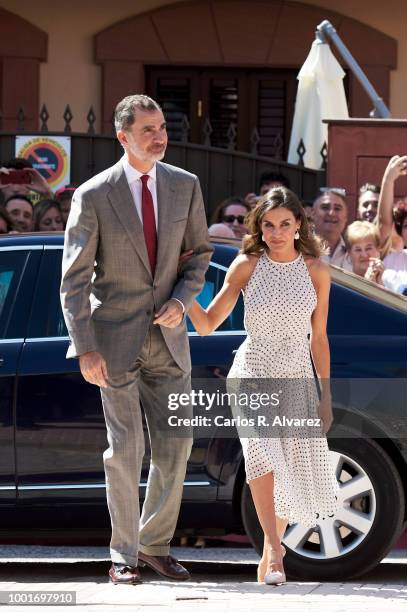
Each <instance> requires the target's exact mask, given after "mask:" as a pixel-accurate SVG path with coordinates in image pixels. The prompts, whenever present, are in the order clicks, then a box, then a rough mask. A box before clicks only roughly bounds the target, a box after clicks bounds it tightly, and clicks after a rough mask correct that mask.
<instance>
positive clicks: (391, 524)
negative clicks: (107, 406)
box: [0, 233, 407, 580]
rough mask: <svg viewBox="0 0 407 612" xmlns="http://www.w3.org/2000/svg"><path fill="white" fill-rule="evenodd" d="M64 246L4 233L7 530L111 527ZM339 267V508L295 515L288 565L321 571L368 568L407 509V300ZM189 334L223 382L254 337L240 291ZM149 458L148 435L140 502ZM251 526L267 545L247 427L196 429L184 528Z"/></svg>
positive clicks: (332, 334)
mask: <svg viewBox="0 0 407 612" xmlns="http://www.w3.org/2000/svg"><path fill="white" fill-rule="evenodd" d="M62 248H63V235H62V234H59V233H54V234H26V235H23V234H20V235H18V234H16V235H8V236H2V237H1V238H0V517H1V522H2V528H3V530H4V529H14V528H20V527H23V526H24V527H27V526H29V527H31V528H32V529H37V528H41V527H47V528H50V527H53V528H56V529H59V530H64V532H66V530H69V529H71V530H72V531H75V530H77V529H79V528H81V527H84V526H89V527H93V528H98V527H100V528H108V526H109V518H108V513H107V507H106V497H105V483H104V473H103V464H102V453H103V451H104V449H105V448H106V446H107V441H106V431H105V425H104V419H103V413H102V408H101V402H100V395H99V390H98V388H97V387H95V386H92V385H90V384H88V383H86V382H85V381H84V380H83V378H82V377H81V375H80V372H79V367H78V361H77V360H72V359H71V360H67V359H66V358H65V355H66V351H67V347H68V337H67V332H66V328H65V324H64V320H63V317H62V313H61V308H60V301H59V284H60V275H61V258H62ZM236 253H237V247H236V246H232V245H228V244H220V243H219V242H218V243H216V244H215V252H214V255H213V258H212V262H211V264H210V267H209V269H208V272H207V276H206V284H205V287H204V290H203V292H202V294H201V296H200V298H199V299H200V301H201V302H202V303H204V304H205V303H208V302H209V301H210V299H211V298H212V297H213V296H214V295H215V293H216V292H217V291H218V290H219V289H220V287H221V285H222V283H223V279H224V276H225V272H226V270H227V268H228V266H229V265H230V263H231V261H232V260H233V259H234V257H235V256H236ZM332 276H333V286H332V291H331V302H330V312H329V328H328V331H329V338H330V346H331V357H332V377H333V378H335V379H337V380H338V381H339V382H340V383H342V384H340V385H339V391H338V401H337V402H336V403H335V404H334V410H335V419H338V422H339V424H340V427H342V428H343V431H345V430H346V431H347V432H348V433H346V432H345V433H344V435H339V434H338V433H337V434H335V428H333V433H331V432H330V438H329V446H330V449H331V455H332V461H333V464H334V466H335V470H336V474H337V478H338V481H339V483H340V501H341V506H340V507H341V510H340V512H338V514H337V515H335V516H333V517H332V519H330V520H329V521H327V520H325V521H321V522H320V523H319V524H318V526H317V528H316V529H314V530H312V529H308V528H306V527H304V526H302V525H301V524H297V525H292V526H290V527H289V528H288V530H287V532H286V535H285V538H284V542H285V544H286V546H287V549H288V550H287V557H286V560H287V561H286V568H287V572H288V573H289V575H290V576H292V577H296V578H306V579H311V580H313V579H317V580H332V579H335V580H336V579H345V578H349V577H353V576H356V575H358V574H361V573H363V572H365V571H368V570H369V569H371V568H372V567H373V566H375V565H376V564H377V563H378V562H379V561H380V560H381V559H382V558H383V557H384V556H385V555H386V553H387V552H388V551H389V550H390V549H391V547H392V546H393V545H394V543H395V541H396V540H397V539H398V537H399V536H400V534H401V532H402V530H403V528H404V527H405V519H406V504H405V496H406V490H407V479H406V474H407V469H406V467H407V440H406V438H407V436H406V435H405V434H404V431H405V430H404V429H403V427H404V424H405V419H406V412H407V400H406V403H405V404H404V396H403V397H402V398H401V399H402V401H401V404H400V393H398V394H397V393H396V395H395V398H396V399H394V398H393V399H391V395H390V394H391V393H392V392H393V391H392V390H393V386H392V387H391V389H390V391H389V392H388V389H389V388H388V387H387V386H386V383H387V384H391V385H393V384H395V383H399V384H400V385H401V386H399V387H397V385H396V387H397V390H398V391H400V389H403V384H404V379H406V378H407V300H406V299H405V298H403V297H402V296H397V295H393V294H391V293H390V292H388V291H386V290H385V289H381V288H380V287H376V286H374V285H373V284H371V283H369V282H368V281H364V280H363V279H360V278H357V277H355V276H354V275H352V274H350V273H346V272H343V271H341V270H338V269H335V268H333V269H332ZM189 334H190V346H191V353H192V363H193V378H195V379H208V380H209V379H210V378H212V379H218V380H223V379H224V377H225V376H226V374H227V371H228V369H229V367H230V365H231V362H232V359H233V355H234V352H235V351H236V349H237V348H238V347H239V345H240V344H241V342H242V341H243V339H244V337H245V331H244V326H243V304H242V298H240V299H239V302H238V304H237V306H236V308H235V309H234V311H233V313H232V314H231V315H230V317H228V319H227V320H226V321H225V322H224V323H223V324H222V326H221V327H220V328H219V329H218V330H217V331H216V332H214V333H213V334H211V335H210V336H207V337H200V336H198V335H197V334H196V332H194V331H193V328H192V326H191V325H190V324H189ZM366 381H368V385H367V387H366ZM359 383H360V384H361V385H362V386H361V387H358V384H359ZM383 385H384V386H383ZM366 388H367V389H368V390H369V391H368V393H367V395H369V394H370V395H372V394H373V395H372V396H374V398H375V401H372V399H371V398H370V399H369V401H365V400H366V394H364V392H363V393H362V394H361V393H360V389H362V390H363V389H366ZM358 389H359V391H358ZM383 389H387V390H386V391H385V392H383ZM358 393H359V394H358ZM369 397H370V396H369ZM372 406H373V408H372V409H371V407H372ZM378 406H379V409H378ZM336 431H337V432H340V431H341V429H339V430H336ZM349 432H350V434H349ZM148 468H149V451H148V444H147V451H146V455H145V462H144V469H143V476H142V483H141V492H140V493H141V498H143V491H144V488H145V486H146V481H147V474H148ZM244 532H246V533H247V534H248V536H249V538H250V539H251V541H252V543H253V545H254V546H255V548H256V549H257V550H258V551H260V550H261V549H262V536H261V530H260V528H259V525H258V522H257V519H256V515H255V512H254V508H253V504H252V500H251V497H250V493H249V490H248V487H247V485H246V484H245V474H244V464H243V457H242V451H241V446H240V442H239V440H238V438H237V436H234V437H227V438H225V437H220V435H219V433H217V435H213V436H206V437H197V438H196V439H195V444H194V447H193V451H192V454H191V458H190V461H189V464H188V470H187V475H186V480H185V486H184V494H183V503H182V508H181V513H180V517H179V521H178V533H187V534H202V535H205V534H220V533H244Z"/></svg>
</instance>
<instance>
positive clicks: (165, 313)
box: [153, 299, 184, 328]
mask: <svg viewBox="0 0 407 612" xmlns="http://www.w3.org/2000/svg"><path fill="white" fill-rule="evenodd" d="M183 316H184V313H183V312H182V306H181V304H180V303H179V302H177V300H173V299H171V300H168V302H165V304H163V305H162V306H161V308H160V310H159V311H158V312H156V314H155V315H154V317H155V318H154V321H153V323H154V325H162V326H163V327H170V328H173V327H177V325H179V324H180V323H181V321H182V319H183Z"/></svg>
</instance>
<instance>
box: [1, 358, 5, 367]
mask: <svg viewBox="0 0 407 612" xmlns="http://www.w3.org/2000/svg"><path fill="white" fill-rule="evenodd" d="M2 365H4V359H3V357H0V368H1V366H2Z"/></svg>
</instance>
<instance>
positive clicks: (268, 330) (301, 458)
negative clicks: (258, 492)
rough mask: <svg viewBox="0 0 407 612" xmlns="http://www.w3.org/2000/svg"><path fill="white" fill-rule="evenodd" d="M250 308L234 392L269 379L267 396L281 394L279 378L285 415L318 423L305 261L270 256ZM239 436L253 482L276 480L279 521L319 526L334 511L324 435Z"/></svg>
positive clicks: (259, 267)
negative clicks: (269, 475) (268, 476)
mask: <svg viewBox="0 0 407 612" xmlns="http://www.w3.org/2000/svg"><path fill="white" fill-rule="evenodd" d="M244 303H245V328H246V331H247V338H246V340H245V341H244V342H243V344H242V345H241V346H240V348H239V350H238V351H237V353H236V355H235V359H234V362H233V365H232V368H231V370H230V372H229V374H228V391H229V392H230V391H232V392H233V391H236V390H237V389H238V390H239V392H240V393H241V392H242V390H243V391H247V390H248V388H249V387H250V385H253V380H252V383H250V382H249V381H248V380H247V379H264V378H266V379H267V381H264V386H263V384H262V391H267V388H268V387H270V391H274V392H275V391H276V386H275V383H276V379H278V380H277V383H278V386H279V387H280V388H279V389H278V391H281V398H283V401H282V402H280V406H279V408H278V411H279V414H280V415H281V414H282V413H284V414H286V415H287V416H289V417H294V418H302V417H306V418H311V417H317V416H318V414H317V409H318V395H317V391H316V385H315V377H314V372H313V368H312V363H311V357H310V349H309V341H308V338H307V335H308V333H309V332H310V319H311V315H312V312H313V311H314V309H315V306H316V303H317V297H316V293H315V289H314V286H313V283H312V280H311V277H310V275H309V273H308V269H307V265H306V263H305V261H304V258H303V257H302V255H299V256H298V257H297V258H296V259H295V260H293V261H291V262H284V263H281V262H275V261H273V260H271V259H270V257H269V256H268V255H267V254H266V253H265V252H264V253H263V254H262V255H261V257H260V258H259V261H258V262H257V264H256V267H255V269H254V271H253V273H252V276H251V278H250V280H249V282H248V284H247V286H246V289H245V292H244ZM283 379H285V382H284V380H283ZM231 406H232V412H233V414H234V415H236V414H238V413H240V414H241V413H242V408H241V407H240V406H237V405H236V403H235V404H234V403H233V401H232V402H231ZM267 410H268V411H269V416H270V418H269V419H268V420H269V422H270V420H272V419H273V418H274V417H273V408H272V407H271V406H270V407H266V408H262V414H265V413H266V412H267ZM247 414H248V412H247V410H246V412H245V415H247ZM238 431H239V435H240V436H241V437H240V441H241V444H242V448H243V454H244V459H245V468H246V478H247V481H250V480H252V479H254V478H258V477H259V476H263V475H264V474H267V473H268V472H273V474H274V503H275V510H276V514H277V516H279V517H281V518H286V519H288V522H289V523H290V524H293V523H302V524H303V525H306V526H309V527H313V526H315V525H316V523H317V520H318V519H320V518H323V517H326V516H332V515H333V514H334V513H335V511H336V509H337V496H336V494H337V491H338V483H337V480H336V476H335V474H334V471H333V468H332V466H331V463H330V460H329V449H328V445H327V441H326V437H325V436H324V435H323V434H322V433H321V431H320V430H318V434H314V435H310V434H309V432H310V429H309V428H305V429H304V428H291V429H289V428H283V429H280V430H279V433H277V434H273V433H270V428H269V427H268V429H267V430H266V429H265V428H262V427H261V426H256V427H255V433H254V434H253V437H244V436H247V435H251V434H250V433H249V434H248V433H247V431H248V430H247V429H245V430H242V428H240V430H239V427H238ZM272 431H273V432H274V431H275V430H274V429H273V430H272ZM314 431H315V430H314ZM288 432H290V433H288ZM273 435H277V436H278V437H272V436H273Z"/></svg>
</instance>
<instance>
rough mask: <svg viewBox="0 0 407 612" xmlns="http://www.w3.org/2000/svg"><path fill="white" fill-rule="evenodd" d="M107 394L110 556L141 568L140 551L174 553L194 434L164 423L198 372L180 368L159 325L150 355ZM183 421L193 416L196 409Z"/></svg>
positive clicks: (185, 410)
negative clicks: (172, 400)
mask: <svg viewBox="0 0 407 612" xmlns="http://www.w3.org/2000/svg"><path fill="white" fill-rule="evenodd" d="M108 380H109V386H108V387H107V388H104V389H103V388H101V395H102V404H103V411H104V415H105V420H106V427H107V438H108V443H109V447H108V448H107V449H106V451H105V452H104V454H103V462H104V468H105V475H106V495H107V504H108V508H109V513H110V519H111V524H112V538H111V542H110V553H111V558H112V561H113V562H115V563H125V564H126V565H131V566H136V565H137V559H138V551H141V552H143V553H146V554H149V555H168V554H169V545H170V541H171V539H172V537H173V535H174V531H175V527H176V523H177V518H178V513H179V508H180V504H181V497H182V489H183V482H184V478H185V471H186V465H187V461H188V458H189V455H190V452H191V448H192V442H193V439H192V428H191V429H188V430H185V429H183V436H182V437H181V436H180V437H176V436H174V435H172V436H171V435H168V433H166V432H165V431H163V430H162V423H163V422H164V421H167V419H168V416H169V415H170V414H173V413H171V412H170V411H169V410H168V393H170V392H171V393H173V392H177V393H188V394H189V393H190V390H191V378H190V374H189V373H187V372H185V371H184V370H181V368H180V367H179V366H178V365H177V364H176V363H175V361H174V359H173V357H172V356H171V353H170V352H169V350H168V348H167V345H166V343H165V341H164V338H163V336H162V333H161V329H160V327H159V326H154V325H151V326H150V328H149V331H148V334H147V336H146V339H145V342H144V344H143V347H142V350H141V352H140V354H139V356H138V358H137V359H136V361H135V362H134V364H132V366H131V367H130V368H129V370H128V371H127V372H125V373H123V374H120V375H115V376H114V377H111V376H110V375H109V372H108ZM140 401H141V403H142V406H143V409H144V414H145V417H146V421H147V427H148V433H149V438H150V446H151V461H150V472H149V476H148V482H147V489H146V495H145V500H144V505H143V511H142V514H141V517H140V510H139V483H140V475H141V468H142V461H143V455H144V434H143V426H142V417H141V408H140ZM177 416H179V417H186V418H190V417H192V406H191V405H188V406H183V407H180V408H179V409H178V411H177Z"/></svg>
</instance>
